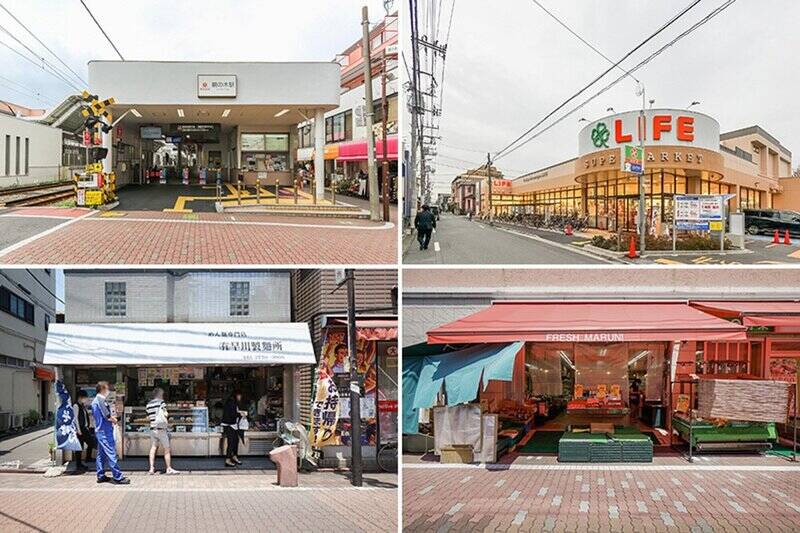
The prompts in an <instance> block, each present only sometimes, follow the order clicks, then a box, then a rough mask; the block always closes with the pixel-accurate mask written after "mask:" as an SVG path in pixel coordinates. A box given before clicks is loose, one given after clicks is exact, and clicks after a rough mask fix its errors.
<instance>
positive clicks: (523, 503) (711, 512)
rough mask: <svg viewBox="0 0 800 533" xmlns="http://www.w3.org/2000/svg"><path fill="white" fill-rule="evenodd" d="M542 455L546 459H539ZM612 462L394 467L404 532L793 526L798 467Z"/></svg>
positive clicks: (799, 518) (798, 499) (760, 462)
mask: <svg viewBox="0 0 800 533" xmlns="http://www.w3.org/2000/svg"><path fill="white" fill-rule="evenodd" d="M548 459H550V458H548ZM679 461H680V460H677V461H673V460H670V461H667V462H663V461H660V460H659V459H656V462H655V463H653V464H649V465H642V466H641V467H637V466H636V465H628V466H619V465H617V467H616V468H617V469H610V468H606V467H604V466H602V465H592V468H593V469H589V468H587V467H586V465H571V466H569V467H566V466H565V465H557V464H552V462H551V463H550V464H547V463H548V462H549V461H545V459H544V458H542V459H540V460H538V461H537V460H536V459H535V458H532V460H528V459H527V458H518V460H517V461H515V463H514V465H512V466H511V467H510V468H508V467H506V468H504V469H494V470H488V469H486V468H463V467H461V468H448V467H446V465H434V466H433V467H431V465H422V464H420V463H419V462H416V464H414V462H413V461H412V465H411V467H410V468H405V469H404V470H403V528H404V531H437V532H441V531H554V532H562V531H691V532H703V533H705V532H712V531H787V532H788V531H798V530H800V466H798V465H797V464H792V463H789V462H787V461H786V460H783V459H778V458H763V459H761V458H754V459H752V460H750V461H749V464H747V465H746V464H745V463H746V462H747V461H736V462H734V463H733V464H722V463H720V462H718V461H715V460H714V459H713V458H712V459H710V460H708V461H704V460H700V461H698V462H697V463H696V464H694V465H690V464H688V463H686V462H685V461H682V462H679Z"/></svg>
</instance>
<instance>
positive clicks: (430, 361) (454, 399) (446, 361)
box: [403, 342, 523, 433]
mask: <svg viewBox="0 0 800 533" xmlns="http://www.w3.org/2000/svg"><path fill="white" fill-rule="evenodd" d="M522 347H523V343H522V342H512V343H494V344H479V345H476V346H470V347H469V348H465V349H463V350H458V351H455V352H450V353H446V354H441V353H438V352H439V350H438V349H436V348H435V347H433V349H432V353H434V354H436V355H425V356H417V357H414V356H412V357H406V356H405V354H404V355H403V431H404V432H405V433H415V432H416V431H417V421H416V412H417V409H422V408H428V407H431V406H433V405H434V404H435V403H436V397H437V395H438V394H439V393H440V392H441V391H442V390H443V389H442V387H444V391H445V392H446V393H447V405H458V404H460V403H465V402H471V401H472V400H474V399H475V398H476V397H477V396H478V387H479V386H480V384H481V383H483V387H484V389H485V388H486V387H487V385H488V383H489V381H491V380H500V381H511V380H512V379H513V377H514V361H515V359H516V356H517V354H518V353H519V351H520V350H521V349H522Z"/></svg>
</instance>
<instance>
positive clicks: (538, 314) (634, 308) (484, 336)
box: [428, 302, 747, 344]
mask: <svg viewBox="0 0 800 533" xmlns="http://www.w3.org/2000/svg"><path fill="white" fill-rule="evenodd" d="M745 332H746V329H745V328H744V327H743V326H740V325H738V324H734V323H731V322H728V321H726V320H721V319H719V318H716V317H714V316H711V315H709V314H707V313H703V312H702V311H698V310H697V309H693V308H692V307H690V306H689V305H687V304H684V303H670V302H499V303H495V304H493V305H492V306H491V307H489V308H488V309H484V310H483V311H479V312H477V313H475V314H473V315H470V316H468V317H465V318H462V319H461V320H456V321H455V322H451V323H449V324H445V325H443V326H439V327H438V328H435V329H433V330H431V331H429V332H428V344H463V343H476V342H513V341H535V342H629V341H630V342H646V341H690V340H713V341H738V340H746V339H747V336H746V333H745Z"/></svg>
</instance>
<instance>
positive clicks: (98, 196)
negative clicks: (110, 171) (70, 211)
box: [84, 189, 103, 205]
mask: <svg viewBox="0 0 800 533" xmlns="http://www.w3.org/2000/svg"><path fill="white" fill-rule="evenodd" d="M102 204H103V191H101V190H100V189H86V193H85V200H84V205H102Z"/></svg>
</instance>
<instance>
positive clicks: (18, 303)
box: [0, 287, 34, 325]
mask: <svg viewBox="0 0 800 533" xmlns="http://www.w3.org/2000/svg"><path fill="white" fill-rule="evenodd" d="M0 310H3V311H5V312H6V313H8V314H10V315H12V316H15V317H17V318H19V319H20V320H24V321H25V322H27V323H28V324H30V325H34V311H33V304H32V303H30V302H29V301H28V300H25V299H24V298H22V297H20V296H18V295H17V294H15V293H14V292H12V291H10V290H8V289H7V288H6V287H0Z"/></svg>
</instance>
